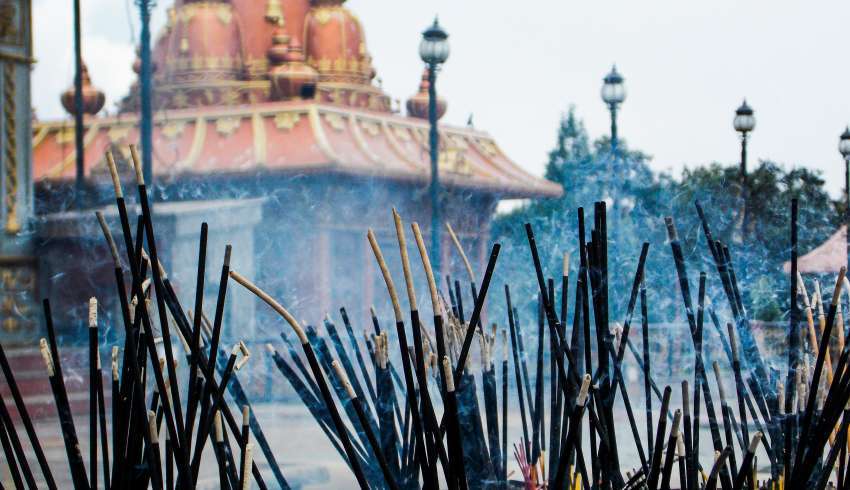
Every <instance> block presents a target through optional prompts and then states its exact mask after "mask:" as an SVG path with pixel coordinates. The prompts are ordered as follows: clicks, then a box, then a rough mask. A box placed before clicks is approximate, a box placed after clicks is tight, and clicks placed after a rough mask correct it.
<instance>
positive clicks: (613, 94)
mask: <svg viewBox="0 0 850 490" xmlns="http://www.w3.org/2000/svg"><path fill="white" fill-rule="evenodd" d="M601 95H602V100H603V101H604V102H605V103H606V104H608V105H610V106H616V105H618V104H621V103H622V102H623V101H624V100H626V86H625V85H624V84H623V76H622V75H620V73H618V72H617V67H616V66H614V67H613V68H611V72H610V73H608V74H607V75H605V78H604V79H603V84H602V93H601Z"/></svg>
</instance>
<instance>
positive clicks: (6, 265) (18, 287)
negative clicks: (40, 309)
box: [0, 259, 36, 333]
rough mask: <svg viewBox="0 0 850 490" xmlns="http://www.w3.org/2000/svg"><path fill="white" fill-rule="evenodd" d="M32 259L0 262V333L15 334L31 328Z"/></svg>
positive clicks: (33, 287) (33, 271)
mask: <svg viewBox="0 0 850 490" xmlns="http://www.w3.org/2000/svg"><path fill="white" fill-rule="evenodd" d="M33 263H34V259H33V260H32V261H30V260H29V259H27V260H26V261H25V262H21V263H15V262H0V332H5V333H16V332H18V331H20V330H22V329H24V328H31V327H32V321H31V320H30V318H31V316H32V313H33V311H32V299H33V297H34V296H35V284H36V278H35V268H34V267H33Z"/></svg>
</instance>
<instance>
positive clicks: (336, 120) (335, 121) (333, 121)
mask: <svg viewBox="0 0 850 490" xmlns="http://www.w3.org/2000/svg"><path fill="white" fill-rule="evenodd" d="M324 116H325V121H327V122H328V126H330V127H331V128H333V129H334V131H336V132H342V131H344V130H345V116H343V115H342V114H337V113H336V112H326V113H324Z"/></svg>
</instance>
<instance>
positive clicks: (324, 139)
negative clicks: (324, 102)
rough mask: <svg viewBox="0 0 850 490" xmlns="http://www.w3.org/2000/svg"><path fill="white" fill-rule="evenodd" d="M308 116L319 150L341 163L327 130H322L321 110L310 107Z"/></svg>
mask: <svg viewBox="0 0 850 490" xmlns="http://www.w3.org/2000/svg"><path fill="white" fill-rule="evenodd" d="M307 115H308V117H309V119H310V128H311V129H312V130H313V136H315V137H316V144H317V145H318V146H319V149H320V150H322V152H323V153H324V154H325V156H327V157H328V158H330V159H331V160H333V161H334V162H335V163H339V162H340V161H341V160H340V158H339V156H338V155H337V154H336V152H335V151H334V149H333V148H331V144H330V142H329V141H328V135H326V134H325V129H324V128H322V121H321V120H320V119H319V108H318V107H317V106H315V105H312V106H310V108H309V109H308V111H307Z"/></svg>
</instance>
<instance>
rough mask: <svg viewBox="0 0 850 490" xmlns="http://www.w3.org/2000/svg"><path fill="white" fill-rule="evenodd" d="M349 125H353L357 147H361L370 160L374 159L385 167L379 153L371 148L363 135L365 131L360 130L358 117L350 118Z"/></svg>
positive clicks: (373, 160)
mask: <svg viewBox="0 0 850 490" xmlns="http://www.w3.org/2000/svg"><path fill="white" fill-rule="evenodd" d="M348 121H349V126H351V133H352V134H353V135H354V142H355V143H357V148H359V149H360V151H362V152H363V153H364V154H366V156H367V157H369V160H372V162H373V163H375V164H377V165H378V166H380V167H383V166H384V164H383V162H382V161H381V159H380V158H378V155H376V154H375V153H374V152H373V151H372V149H371V148H369V144H368V143H366V138H365V137H364V136H363V131H361V130H360V124H358V123H357V118H356V117H354V116H351V117H349V118H348Z"/></svg>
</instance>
